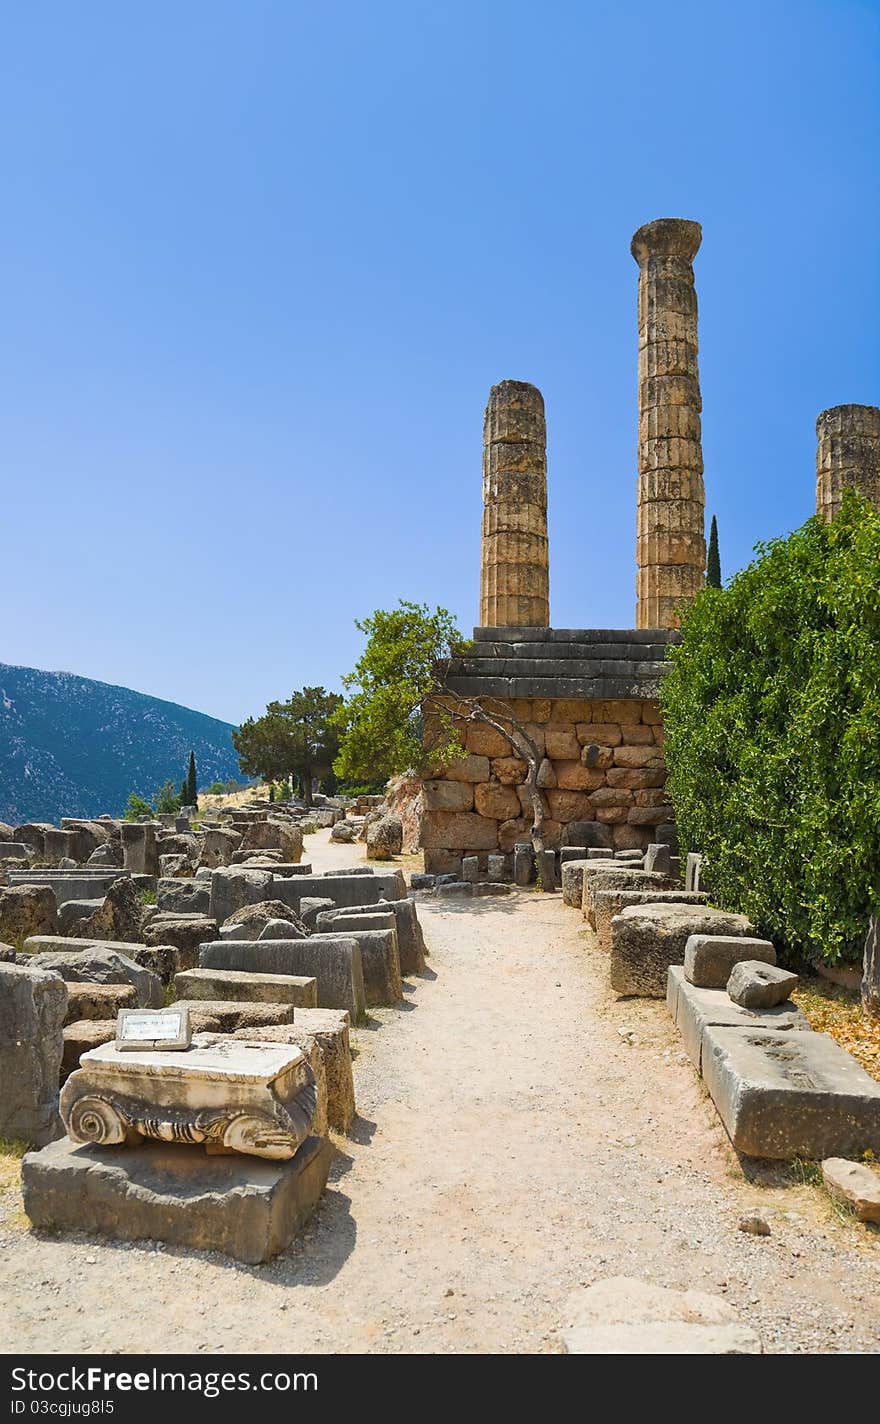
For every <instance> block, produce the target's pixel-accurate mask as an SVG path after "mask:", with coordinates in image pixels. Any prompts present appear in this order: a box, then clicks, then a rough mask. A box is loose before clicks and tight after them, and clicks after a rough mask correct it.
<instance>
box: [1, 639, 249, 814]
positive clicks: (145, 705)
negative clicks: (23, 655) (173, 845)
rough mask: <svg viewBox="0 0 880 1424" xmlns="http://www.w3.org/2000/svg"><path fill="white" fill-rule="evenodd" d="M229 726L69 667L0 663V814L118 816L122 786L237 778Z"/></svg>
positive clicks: (151, 787)
mask: <svg viewBox="0 0 880 1424" xmlns="http://www.w3.org/2000/svg"><path fill="white" fill-rule="evenodd" d="M231 732H232V727H231V726H230V725H229V723H227V722H220V721H218V720H217V718H215V717H207V716H205V714H204V713H203V712H193V711H191V709H190V708H188V707H179V706H178V705H177V703H175V702H163V701H161V700H160V699H159V698H158V697H147V696H145V695H144V693H142V692H132V691H131V690H130V689H129V688H127V687H114V686H112V685H111V684H110V683H106V682H93V681H92V680H91V679H90V678H87V677H76V676H74V675H73V674H72V673H67V672H40V671H39V670H38V669H37V668H28V667H12V666H10V665H9V664H7V663H0V821H9V822H11V823H12V824H13V825H15V824H16V822H21V821H27V820H42V821H54V822H56V823H57V821H58V820H59V818H60V817H61V816H98V815H100V814H101V813H102V812H104V811H106V812H109V813H110V814H111V815H119V814H120V813H121V811H122V810H123V808H124V806H125V802H126V799H127V797H128V794H129V792H130V791H137V792H139V793H140V794H141V795H143V796H152V795H153V793H154V792H155V791H156V789H157V787H159V786H161V785H162V783H163V782H164V781H166V780H167V779H168V778H169V777H170V778H171V779H172V780H173V781H174V782H175V783H176V784H178V785H179V783H180V781H181V780H182V779H183V776H184V773H185V772H186V767H187V762H188V759H189V753H190V748H192V750H193V751H194V752H195V754H196V766H197V768H198V780H199V785H200V786H205V785H208V784H209V783H210V782H212V781H215V780H218V779H219V780H221V781H224V780H226V779H228V778H229V777H232V776H238V775H239V771H238V760H237V758H236V755H235V751H234V748H233V746H232V739H231V735H230V734H231Z"/></svg>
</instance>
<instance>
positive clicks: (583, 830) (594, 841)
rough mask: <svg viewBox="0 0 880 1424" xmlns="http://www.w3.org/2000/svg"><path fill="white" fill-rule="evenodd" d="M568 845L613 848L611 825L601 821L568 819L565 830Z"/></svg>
mask: <svg viewBox="0 0 880 1424" xmlns="http://www.w3.org/2000/svg"><path fill="white" fill-rule="evenodd" d="M565 844H566V845H569V846H584V847H585V848H586V847H587V846H608V847H611V848H613V845H614V841H613V838H612V832H611V827H610V826H606V825H605V824H604V823H603V822H601V821H570V822H569V824H568V826H567V827H566V830H565Z"/></svg>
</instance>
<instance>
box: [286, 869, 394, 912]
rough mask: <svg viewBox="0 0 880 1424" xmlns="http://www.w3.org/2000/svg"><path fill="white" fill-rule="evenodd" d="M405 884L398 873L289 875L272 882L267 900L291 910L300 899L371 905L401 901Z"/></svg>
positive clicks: (297, 904)
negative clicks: (388, 901)
mask: <svg viewBox="0 0 880 1424" xmlns="http://www.w3.org/2000/svg"><path fill="white" fill-rule="evenodd" d="M405 895H406V882H405V881H404V878H403V875H402V874H401V872H400V871H399V870H398V871H395V872H394V873H393V874H382V875H293V876H291V877H290V878H289V879H285V878H282V877H280V876H279V877H277V878H273V880H272V885H271V891H270V893H269V894H268V895H267V897H266V898H267V899H269V900H282V901H283V902H284V904H285V905H288V906H289V907H290V909H291V910H296V909H298V908H299V902H300V900H302V899H303V898H304V897H306V898H309V897H311V898H314V897H318V898H320V899H327V900H332V901H333V903H334V905H337V906H342V905H368V904H369V905H375V904H377V903H378V901H379V900H402V899H403V898H404V896H405Z"/></svg>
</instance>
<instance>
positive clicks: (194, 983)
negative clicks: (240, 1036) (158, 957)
mask: <svg viewBox="0 0 880 1424" xmlns="http://www.w3.org/2000/svg"><path fill="white" fill-rule="evenodd" d="M174 992H175V996H176V997H177V998H179V999H189V1000H192V999H197V1000H211V999H214V1000H225V1001H227V1002H230V1001H234V1002H236V1003H239V1002H244V1003H258V1004H262V1003H267V1004H293V1005H294V1006H295V1007H297V1008H301V1009H314V1008H317V1006H318V993H317V985H316V982H315V980H314V979H313V978H309V977H307V976H305V975H300V974H247V973H245V972H244V971H242V970H240V969H184V970H181V972H180V973H179V974H175V976H174Z"/></svg>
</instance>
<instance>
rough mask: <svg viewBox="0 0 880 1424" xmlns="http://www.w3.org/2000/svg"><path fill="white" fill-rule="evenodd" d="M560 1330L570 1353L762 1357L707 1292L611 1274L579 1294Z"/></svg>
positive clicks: (748, 1332)
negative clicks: (567, 1326) (567, 1323)
mask: <svg viewBox="0 0 880 1424" xmlns="http://www.w3.org/2000/svg"><path fill="white" fill-rule="evenodd" d="M569 1317H570V1319H571V1321H572V1323H571V1325H570V1326H569V1328H568V1329H566V1330H564V1331H563V1332H562V1339H563V1343H564V1344H565V1348H566V1350H567V1352H568V1354H570V1355H759V1354H761V1342H760V1339H759V1337H758V1336H757V1335H756V1334H755V1332H754V1331H753V1330H752V1329H751V1328H750V1327H749V1326H747V1325H743V1324H741V1323H740V1321H739V1320H738V1318H737V1315H736V1313H735V1311H734V1310H733V1308H732V1306H730V1305H729V1304H728V1302H727V1301H726V1300H723V1299H722V1298H721V1297H720V1296H714V1295H707V1294H706V1293H705V1292H703V1291H695V1290H688V1291H679V1290H671V1289H669V1288H668V1287H666V1286H657V1285H654V1284H652V1283H650V1282H648V1281H641V1280H637V1279H635V1278H633V1277H629V1276H612V1277H610V1278H609V1279H607V1280H604V1281H597V1282H595V1284H594V1285H591V1286H588V1287H586V1288H585V1289H583V1290H580V1291H577V1292H576V1293H575V1294H574V1296H573V1297H572V1298H571V1299H570V1301H569Z"/></svg>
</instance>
